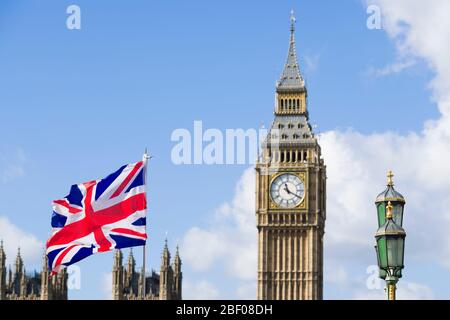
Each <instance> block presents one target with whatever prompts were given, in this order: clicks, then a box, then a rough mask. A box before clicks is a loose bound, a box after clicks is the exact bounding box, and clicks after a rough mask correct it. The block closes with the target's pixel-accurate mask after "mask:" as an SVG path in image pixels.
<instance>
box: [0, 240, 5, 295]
mask: <svg viewBox="0 0 450 320" xmlns="http://www.w3.org/2000/svg"><path fill="white" fill-rule="evenodd" d="M5 298H6V254H5V251H4V250H3V239H2V240H0V300H5Z"/></svg>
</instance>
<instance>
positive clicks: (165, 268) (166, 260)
mask: <svg viewBox="0 0 450 320" xmlns="http://www.w3.org/2000/svg"><path fill="white" fill-rule="evenodd" d="M172 281H173V269H172V267H171V265H170V252H169V248H168V246H167V239H166V241H165V244H164V249H163V253H162V256H161V272H160V274H159V299H160V300H172V288H173V283H172Z"/></svg>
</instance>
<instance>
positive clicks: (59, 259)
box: [53, 245, 76, 269]
mask: <svg viewBox="0 0 450 320" xmlns="http://www.w3.org/2000/svg"><path fill="white" fill-rule="evenodd" d="M75 246H76V245H71V246H70V247H67V248H66V249H64V250H63V251H62V252H61V253H60V255H59V256H58V259H56V262H55V263H54V266H55V268H56V267H57V266H59V265H60V264H61V261H62V260H63V259H64V257H65V256H66V255H67V254H68V253H69V251H70V250H71V249H72V248H73V247H75ZM53 269H54V268H53Z"/></svg>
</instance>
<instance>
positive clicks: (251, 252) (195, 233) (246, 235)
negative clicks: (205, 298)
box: [181, 168, 257, 280]
mask: <svg viewBox="0 0 450 320" xmlns="http://www.w3.org/2000/svg"><path fill="white" fill-rule="evenodd" d="M254 184H255V173H254V169H253V168H249V169H247V170H246V171H245V172H244V174H243V176H242V177H241V179H240V180H239V182H238V184H237V186H236V190H235V196H234V199H233V200H232V201H231V202H229V203H224V204H223V205H221V206H220V207H219V208H218V209H217V210H216V212H215V215H214V217H213V219H212V221H211V222H210V225H209V226H208V227H207V228H205V229H201V228H198V227H194V228H191V229H190V230H189V231H188V232H187V234H186V235H185V237H184V239H183V241H182V245H181V246H182V250H183V257H184V261H185V263H186V264H189V266H191V267H192V268H193V269H194V270H197V271H204V270H207V269H209V268H210V267H211V266H212V265H213V264H215V263H218V264H220V265H223V266H224V268H225V271H226V272H227V273H228V274H229V275H232V276H233V277H235V278H237V279H242V280H248V279H254V277H255V273H256V259H257V244H256V237H257V232H256V226H255V222H256V220H255V215H254V213H255V210H254V202H255V187H254ZM199 252H201V253H202V254H201V255H199Z"/></svg>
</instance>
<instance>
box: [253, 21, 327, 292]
mask: <svg viewBox="0 0 450 320" xmlns="http://www.w3.org/2000/svg"><path fill="white" fill-rule="evenodd" d="M294 31H295V18H294V16H293V14H292V16H291V35H290V43H289V51H288V57H287V61H286V64H285V66H284V70H283V73H282V75H281V78H280V80H279V81H278V82H277V85H276V102H275V111H274V114H275V118H274V120H273V123H272V126H271V128H270V131H269V133H268V135H267V138H266V140H265V141H264V143H263V144H262V153H261V156H260V158H259V159H258V162H257V164H256V219H257V228H258V285H257V287H258V289H257V295H258V299H268V300H303V299H305V300H306V299H308V300H311V299H322V297H323V236H324V227H325V218H326V214H325V212H326V167H325V164H324V160H323V159H322V157H321V149H320V146H319V144H318V141H317V137H316V136H315V134H314V132H313V130H312V128H311V125H310V123H309V118H308V108H307V107H308V105H307V102H308V100H307V96H308V94H307V90H306V87H305V81H304V79H303V78H302V75H301V73H300V69H299V65H298V62H297V54H296V51H295V38H294Z"/></svg>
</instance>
